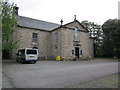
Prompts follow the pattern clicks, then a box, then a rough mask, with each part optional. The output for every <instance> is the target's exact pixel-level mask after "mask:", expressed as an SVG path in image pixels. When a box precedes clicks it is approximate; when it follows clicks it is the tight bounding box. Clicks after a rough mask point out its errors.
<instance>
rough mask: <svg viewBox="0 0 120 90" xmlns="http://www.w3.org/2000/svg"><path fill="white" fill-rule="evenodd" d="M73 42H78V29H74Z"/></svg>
mask: <svg viewBox="0 0 120 90" xmlns="http://www.w3.org/2000/svg"><path fill="white" fill-rule="evenodd" d="M74 41H79V33H78V28H77V27H75V28H74Z"/></svg>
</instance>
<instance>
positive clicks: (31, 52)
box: [26, 50, 37, 54]
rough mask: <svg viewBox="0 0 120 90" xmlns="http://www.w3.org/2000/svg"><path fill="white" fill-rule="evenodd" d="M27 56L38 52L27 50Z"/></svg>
mask: <svg viewBox="0 0 120 90" xmlns="http://www.w3.org/2000/svg"><path fill="white" fill-rule="evenodd" d="M26 54H37V50H27V51H26Z"/></svg>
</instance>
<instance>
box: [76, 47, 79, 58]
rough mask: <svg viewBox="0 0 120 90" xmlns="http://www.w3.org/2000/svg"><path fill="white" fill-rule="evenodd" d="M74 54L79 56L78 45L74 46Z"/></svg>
mask: <svg viewBox="0 0 120 90" xmlns="http://www.w3.org/2000/svg"><path fill="white" fill-rule="evenodd" d="M75 56H77V57H78V58H79V47H75Z"/></svg>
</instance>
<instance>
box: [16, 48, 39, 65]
mask: <svg viewBox="0 0 120 90" xmlns="http://www.w3.org/2000/svg"><path fill="white" fill-rule="evenodd" d="M37 60H38V49H32V48H25V49H19V50H18V52H17V53H16V61H17V62H20V63H25V62H30V63H36V61H37Z"/></svg>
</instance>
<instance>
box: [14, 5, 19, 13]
mask: <svg viewBox="0 0 120 90" xmlns="http://www.w3.org/2000/svg"><path fill="white" fill-rule="evenodd" d="M14 8H15V14H16V15H18V9H19V7H17V4H15V6H14Z"/></svg>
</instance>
